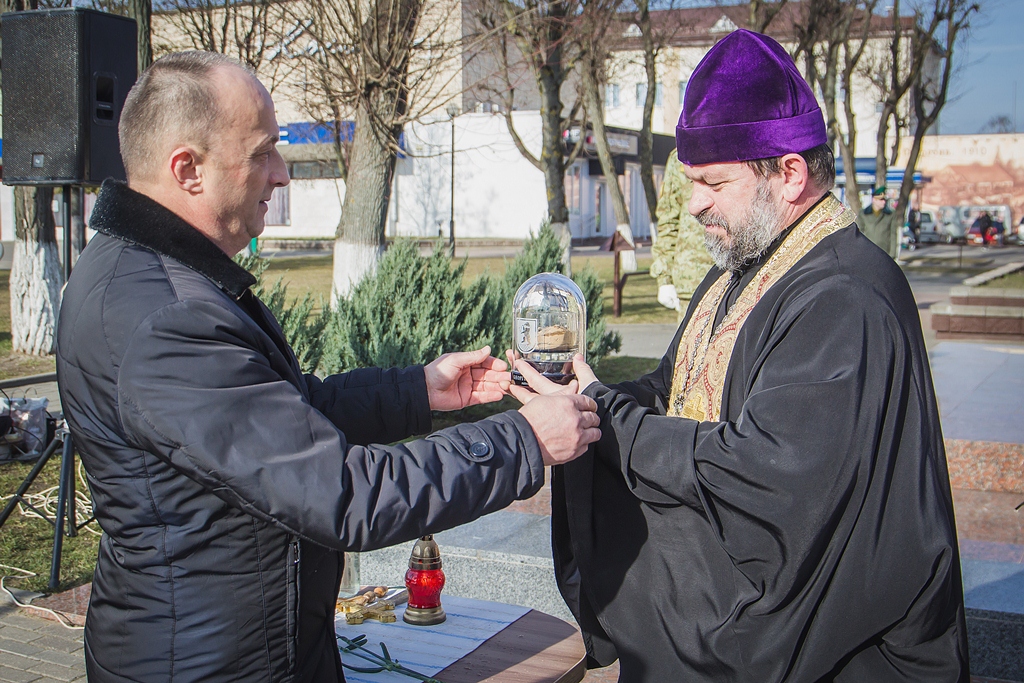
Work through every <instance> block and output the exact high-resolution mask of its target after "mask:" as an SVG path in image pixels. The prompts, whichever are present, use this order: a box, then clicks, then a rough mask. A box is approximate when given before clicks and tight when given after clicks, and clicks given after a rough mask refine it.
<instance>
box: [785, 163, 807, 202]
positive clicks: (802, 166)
mask: <svg viewBox="0 0 1024 683" xmlns="http://www.w3.org/2000/svg"><path fill="white" fill-rule="evenodd" d="M779 167H780V170H781V171H782V197H783V199H785V200H786V201H787V202H791V203H796V202H797V201H799V200H800V199H801V198H802V196H803V194H804V192H805V191H806V190H808V189H810V186H811V185H813V183H812V182H811V178H810V172H809V171H808V169H807V162H806V161H804V158H803V157H802V156H800V155H799V154H785V155H783V156H782V157H781V158H780V159H779Z"/></svg>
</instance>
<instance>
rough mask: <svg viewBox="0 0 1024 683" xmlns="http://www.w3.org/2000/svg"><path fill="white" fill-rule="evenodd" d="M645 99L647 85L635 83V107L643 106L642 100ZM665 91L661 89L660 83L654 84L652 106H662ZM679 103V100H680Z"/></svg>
mask: <svg viewBox="0 0 1024 683" xmlns="http://www.w3.org/2000/svg"><path fill="white" fill-rule="evenodd" d="M646 99H647V84H646V83H637V84H636V106H638V107H642V106H644V100H646ZM664 99H665V89H664V88H663V87H661V83H655V84H654V106H655V107H660V106H662V105H664ZM680 101H681V100H680Z"/></svg>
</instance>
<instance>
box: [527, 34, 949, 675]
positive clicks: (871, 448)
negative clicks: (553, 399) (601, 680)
mask: <svg viewBox="0 0 1024 683" xmlns="http://www.w3.org/2000/svg"><path fill="white" fill-rule="evenodd" d="M676 140H677V149H678V154H679V159H680V161H681V162H682V163H683V164H684V167H685V172H686V175H687V176H689V177H690V179H692V180H693V183H694V190H693V197H692V199H691V201H690V205H689V211H690V213H691V214H693V215H694V216H696V218H697V220H699V221H700V222H701V223H702V224H703V225H704V227H705V230H706V241H707V246H708V249H709V250H710V252H711V254H712V256H713V257H714V260H715V263H716V266H715V267H713V268H712V269H711V271H710V272H709V273H708V275H707V277H705V278H704V280H703V282H702V283H701V284H700V286H699V287H698V289H697V290H696V292H695V294H694V297H693V299H692V301H691V303H690V306H689V308H688V310H687V312H686V315H685V317H684V320H683V323H682V325H681V327H680V328H679V330H678V332H677V333H676V335H675V339H674V340H673V342H672V344H671V346H670V347H669V349H668V352H667V353H666V354H665V357H664V358H663V359H662V361H661V364H660V365H659V366H658V368H657V370H655V371H654V372H652V373H651V374H649V375H646V376H644V377H642V378H640V379H639V380H637V381H636V382H627V383H624V384H620V385H614V386H607V385H604V384H602V383H600V382H599V381H597V380H596V378H595V377H594V375H593V373H592V372H591V370H590V368H589V367H587V366H586V365H585V364H584V363H583V360H582V357H579V358H577V367H576V371H577V375H578V377H579V378H580V386H581V387H585V390H584V393H585V394H586V395H588V396H591V397H592V398H594V399H595V400H596V401H597V403H598V406H599V411H598V412H599V415H600V416H601V429H602V432H603V436H602V439H601V440H600V441H599V442H598V443H597V444H595V446H594V447H592V450H591V453H590V454H589V455H586V456H584V457H582V458H580V459H578V460H576V461H574V462H572V463H568V464H565V465H561V466H557V467H555V468H554V471H553V476H552V485H551V495H552V527H553V529H552V536H553V539H552V541H553V549H554V559H555V570H556V578H557V581H558V584H559V588H560V590H561V592H562V595H563V597H564V598H565V600H566V602H567V604H568V605H569V607H570V609H571V610H572V612H573V613H574V615H575V616H576V619H577V621H578V622H579V624H580V626H581V628H582V630H583V634H584V640H585V641H586V644H587V649H588V654H589V659H588V665H589V666H590V667H598V666H605V665H608V664H610V663H611V662H613V661H614V660H616V659H618V660H619V662H620V672H621V673H620V675H621V677H620V680H621V681H627V682H629V683H635V682H640V681H643V682H647V681H649V682H652V683H653V682H658V683H664V682H666V681H687V682H692V681H715V682H716V683H721V682H724V681H758V682H759V683H766V682H770V681H836V682H863V681H872V682H873V683H885V682H889V681H892V682H895V681H930V682H936V681H964V682H966V681H967V680H968V671H967V638H966V634H967V632H966V627H965V622H964V605H963V589H962V586H961V580H960V561H959V552H958V549H957V539H956V531H955V527H954V520H953V508H952V498H951V495H950V487H949V476H948V473H947V470H946V460H945V454H944V450H943V443H942V432H941V430H940V427H939V415H938V411H937V409H936V403H935V395H934V391H933V387H932V378H931V373H930V370H929V366H928V356H927V352H926V350H925V345H924V340H923V337H922V333H921V323H920V319H919V317H918V313H917V307H916V305H915V303H914V297H913V295H912V293H911V290H910V287H909V285H908V284H907V280H906V278H905V277H904V275H903V273H902V272H901V271H900V269H899V267H898V266H897V265H896V264H895V263H894V262H893V260H892V259H891V258H889V257H888V256H887V255H886V253H885V252H884V251H882V250H881V249H879V248H878V247H876V246H875V245H874V244H872V243H871V242H870V241H869V240H868V239H867V238H865V237H864V236H863V235H862V234H861V233H860V232H859V231H858V229H857V226H856V224H855V220H856V217H855V216H854V215H853V213H852V212H851V211H850V210H849V209H848V208H847V207H845V206H843V205H842V204H841V203H840V202H839V201H838V200H837V199H836V198H835V197H834V196H833V195H832V194H831V189H832V186H833V181H834V175H835V169H834V160H833V156H832V152H831V150H830V149H829V147H828V145H827V136H826V134H825V125H824V122H823V119H822V114H821V111H820V109H819V107H818V105H817V103H816V102H815V99H814V95H813V94H812V92H811V89H810V88H809V87H808V86H807V83H806V82H805V81H804V80H803V78H802V77H801V76H800V73H799V71H798V70H797V68H796V66H795V64H794V63H793V60H792V59H791V58H790V56H789V55H788V54H787V53H786V51H785V50H783V48H782V47H781V46H780V45H779V44H778V43H777V42H775V41H774V40H772V39H771V38H768V37H766V36H763V35H759V34H756V33H751V32H748V31H743V30H740V31H735V32H733V33H732V34H730V35H729V36H727V37H726V38H724V39H723V40H722V41H720V42H719V43H718V44H717V45H716V46H715V47H713V48H712V49H711V50H710V52H708V54H707V55H706V57H705V58H704V59H703V61H702V62H701V63H700V65H699V66H698V67H697V69H696V70H695V71H694V73H693V76H692V77H691V80H690V82H689V85H688V87H687V90H686V97H685V101H684V103H683V110H682V114H681V115H680V119H679V126H678V128H677V129H676ZM518 367H519V369H520V370H521V371H522V372H524V374H527V375H529V377H530V378H531V380H532V386H533V387H534V388H535V390H536V391H538V392H539V393H547V392H554V391H558V389H556V388H555V387H554V385H548V384H545V383H544V381H543V378H541V377H539V376H538V375H537V374H536V373H535V372H531V368H529V366H527V365H525V364H523V363H520V364H519V365H518ZM520 395H521V396H523V398H524V399H526V400H528V399H529V398H530V397H529V396H525V395H522V394H520Z"/></svg>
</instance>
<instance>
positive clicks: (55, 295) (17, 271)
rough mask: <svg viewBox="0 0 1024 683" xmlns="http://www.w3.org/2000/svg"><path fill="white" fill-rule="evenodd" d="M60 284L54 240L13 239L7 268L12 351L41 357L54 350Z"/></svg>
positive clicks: (61, 281) (59, 266)
mask: <svg viewBox="0 0 1024 683" xmlns="http://www.w3.org/2000/svg"><path fill="white" fill-rule="evenodd" d="M63 283H64V275H63V272H62V270H61V264H60V260H59V258H58V255H57V245H56V244H55V243H53V242H36V241H34V240H18V241H17V242H15V244H14V265H13V266H12V268H11V341H12V346H13V347H14V350H15V351H20V352H22V353H28V354H32V355H35V356H44V355H47V354H51V353H53V352H54V351H55V350H56V349H55V346H56V329H57V312H58V311H59V310H60V294H61V287H62V286H63Z"/></svg>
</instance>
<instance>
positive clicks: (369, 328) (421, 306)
mask: <svg viewBox="0 0 1024 683" xmlns="http://www.w3.org/2000/svg"><path fill="white" fill-rule="evenodd" d="M465 269H466V264H465V262H462V263H460V264H458V265H456V266H455V267H452V263H451V259H450V258H449V257H448V254H447V250H446V249H442V248H441V246H440V244H438V247H437V248H435V249H434V252H433V254H432V255H430V256H427V257H423V256H420V254H419V247H418V246H417V244H416V243H415V242H412V241H410V240H398V241H396V242H395V243H394V244H393V245H392V246H391V248H390V249H388V250H387V251H386V252H385V253H384V256H383V257H382V258H381V260H380V262H379V263H378V264H377V271H376V273H374V274H373V275H369V276H367V277H365V278H364V279H363V280H362V281H361V282H360V283H359V284H358V285H356V287H355V289H353V290H352V292H351V294H350V296H349V297H348V298H347V299H341V300H339V301H338V306H337V309H336V310H335V313H334V315H333V317H332V318H331V323H330V326H329V328H328V335H327V336H328V342H327V344H328V348H327V353H326V354H325V356H324V359H323V361H322V362H321V369H322V370H323V371H324V372H326V373H328V374H331V373H334V372H338V371H341V370H349V369H353V368H359V367H368V366H372V367H382V368H392V367H405V366H408V365H414V364H417V363H429V362H430V361H432V360H433V359H435V358H437V357H438V356H440V355H441V354H442V353H445V352H448V351H462V350H467V349H471V348H475V347H476V346H477V344H478V341H479V339H480V338H481V335H480V333H479V331H478V330H479V328H480V326H481V324H482V321H481V316H480V314H481V306H480V294H479V291H478V290H477V289H475V288H472V287H471V288H468V289H467V288H464V287H463V286H462V278H463V273H464V272H465Z"/></svg>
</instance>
